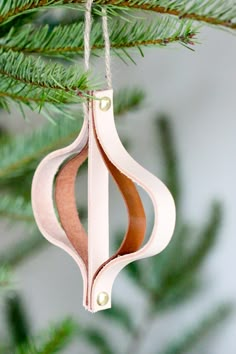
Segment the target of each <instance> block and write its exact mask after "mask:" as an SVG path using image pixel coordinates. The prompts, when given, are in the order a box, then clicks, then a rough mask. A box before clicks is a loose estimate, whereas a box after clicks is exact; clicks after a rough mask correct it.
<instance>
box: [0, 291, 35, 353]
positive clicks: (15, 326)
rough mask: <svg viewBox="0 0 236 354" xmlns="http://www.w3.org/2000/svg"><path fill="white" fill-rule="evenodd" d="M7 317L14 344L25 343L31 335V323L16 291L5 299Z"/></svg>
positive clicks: (14, 345)
mask: <svg viewBox="0 0 236 354" xmlns="http://www.w3.org/2000/svg"><path fill="white" fill-rule="evenodd" d="M5 317H6V322H7V326H8V330H9V333H10V336H11V344H12V346H13V347H16V346H18V345H21V344H23V343H25V342H26V341H27V340H28V339H29V337H30V325H29V322H28V318H27V314H26V310H25V308H24V306H23V304H22V300H21V298H20V297H19V295H18V294H16V293H15V292H11V293H10V294H9V295H8V296H7V298H6V300H5Z"/></svg>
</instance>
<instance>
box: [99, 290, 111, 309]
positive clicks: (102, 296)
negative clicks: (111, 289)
mask: <svg viewBox="0 0 236 354" xmlns="http://www.w3.org/2000/svg"><path fill="white" fill-rule="evenodd" d="M108 301H109V296H108V294H107V293H105V291H101V292H100V293H99V294H98V296H97V304H98V305H99V306H105V305H106V304H107V303H108Z"/></svg>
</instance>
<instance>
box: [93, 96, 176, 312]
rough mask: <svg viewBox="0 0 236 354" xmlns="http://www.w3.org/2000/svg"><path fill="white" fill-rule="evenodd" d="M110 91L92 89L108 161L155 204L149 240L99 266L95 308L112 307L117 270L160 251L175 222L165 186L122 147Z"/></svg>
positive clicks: (103, 147) (95, 115) (95, 110)
mask: <svg viewBox="0 0 236 354" xmlns="http://www.w3.org/2000/svg"><path fill="white" fill-rule="evenodd" d="M112 95H113V92H112V90H104V91H97V92H94V96H95V99H94V100H93V105H92V109H93V121H94V126H95V129H96V134H97V137H98V140H99V143H100V144H101V146H102V150H104V151H105V154H106V156H107V158H108V159H109V161H110V162H111V163H112V164H113V165H114V166H115V167H116V168H117V169H118V170H119V171H120V173H122V174H123V175H126V176H128V178H130V179H131V180H132V181H134V182H136V183H137V184H138V185H140V186H141V187H142V188H143V189H144V190H145V191H146V192H147V194H148V195H149V196H150V198H151V201H152V203H153V208H154V225H153V229H152V232H151V235H150V238H149V239H148V241H147V242H146V243H145V245H143V246H142V247H141V248H140V249H138V250H137V251H135V252H131V253H126V254H124V255H122V256H120V257H115V258H114V259H111V260H110V261H109V262H107V263H106V264H104V265H103V267H101V269H100V271H99V272H98V273H97V274H96V277H95V278H94V280H93V285H92V290H91V296H90V299H89V308H90V310H91V311H93V312H96V311H100V310H104V309H106V308H109V307H111V291H112V285H113V282H114V280H115V278H116V276H117V275H118V273H119V272H120V271H121V270H122V269H123V268H124V267H125V266H127V265H128V264H129V263H130V262H133V261H135V260H138V259H142V258H145V257H150V256H153V255H155V254H158V253H160V252H161V251H163V250H164V248H165V247H166V246H167V245H168V243H169V242H170V239H171V237H172V235H173V230H174V226H175V205H174V200H173V198H172V196H171V194H170V192H169V191H168V189H167V187H166V186H165V185H164V184H163V183H162V182H161V181H160V180H159V179H158V178H157V177H155V176H154V175H152V174H151V173H150V172H148V171H147V170H146V169H144V168H143V167H142V166H141V165H139V164H138V163H137V162H136V161H135V160H134V159H133V158H132V157H131V156H130V155H129V154H128V152H127V151H126V150H125V148H124V147H123V145H122V143H121V141H120V139H119V136H118V133H117V130H116V126H115V122H114V115H113V99H112ZM104 97H105V98H106V99H107V98H109V99H110V100H111V106H110V108H109V109H108V110H106V111H103V113H102V114H101V108H100V99H103V98H104ZM101 292H106V293H107V296H108V302H107V303H106V304H105V305H104V306H100V305H99V304H98V303H97V297H98V295H99V294H100V293H101Z"/></svg>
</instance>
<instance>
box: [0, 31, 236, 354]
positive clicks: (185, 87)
mask: <svg viewBox="0 0 236 354" xmlns="http://www.w3.org/2000/svg"><path fill="white" fill-rule="evenodd" d="M200 38H201V42H202V44H201V45H197V46H196V48H195V49H196V51H195V52H191V51H189V50H187V49H185V48H183V47H177V49H176V48H175V49H173V48H172V49H160V50H151V49H146V50H145V53H146V55H145V58H144V59H142V58H140V57H139V56H138V55H137V56H136V58H137V66H133V65H132V64H130V65H129V66H125V65H124V64H122V63H121V62H120V61H115V62H114V63H113V76H114V84H115V86H116V87H120V86H122V85H126V86H127V85H130V86H131V85H143V86H144V88H145V89H146V91H147V93H148V95H147V103H146V106H145V108H144V109H143V110H142V111H140V112H138V113H135V114H132V115H130V116H128V117H126V118H125V119H124V120H122V122H120V123H119V131H120V132H121V134H123V136H126V137H129V139H130V142H131V147H132V148H131V153H132V155H133V156H134V157H135V158H136V159H137V160H138V161H139V162H140V163H142V164H143V165H144V166H145V167H146V168H148V169H149V170H151V171H152V172H154V173H156V174H157V175H161V159H160V158H159V156H158V153H159V152H158V151H157V144H156V143H155V141H154V140H155V139H156V134H154V130H153V124H154V123H153V120H154V119H155V117H156V112H166V113H168V114H169V115H170V118H171V119H172V124H173V127H174V133H175V138H176V142H177V149H178V152H179V156H180V164H181V172H182V183H183V201H184V202H183V213H185V215H186V219H187V220H188V221H191V222H192V223H193V224H195V225H196V226H198V224H200V225H202V223H203V221H206V218H207V216H208V210H209V209H208V207H209V204H210V202H211V201H212V200H213V199H219V200H221V201H222V202H223V204H224V211H225V216H224V225H223V226H222V230H221V235H220V240H219V242H218V244H217V246H216V248H215V250H214V252H213V253H212V255H211V256H210V257H209V259H208V262H207V264H206V265H205V268H204V272H203V273H204V274H203V277H204V279H205V285H206V287H205V289H204V291H203V292H202V293H201V294H200V295H199V296H196V297H195V298H194V299H193V300H192V301H191V303H188V304H186V305H184V306H182V307H181V308H180V309H179V310H178V311H176V312H175V313H168V315H166V316H165V317H163V318H159V319H158V320H157V322H156V323H155V324H154V326H153V327H152V329H151V331H150V334H149V336H148V338H146V340H145V341H144V346H143V347H140V352H139V353H142V354H148V353H150V354H151V353H157V352H158V350H157V348H158V349H160V348H162V347H163V346H164V344H165V343H166V342H167V340H168V339H174V338H175V337H178V335H179V334H181V333H183V332H184V330H185V329H187V328H189V325H190V324H191V323H194V321H195V322H197V319H198V318H199V317H201V316H203V315H204V314H205V313H206V312H207V310H208V309H209V308H211V307H212V306H214V304H217V303H218V302H221V301H222V300H223V301H224V300H226V301H227V300H232V301H235V300H236V281H235V275H234V273H235V269H236V247H235V246H236V201H235V197H236V193H235V192H236V191H235V181H236V168H235V163H236V161H235V152H236V147H235V135H236V119H235V118H236V91H235V82H236V70H235V59H236V37H235V36H234V35H231V34H229V33H226V32H224V31H219V30H213V29H206V30H204V31H203V32H202V34H201V36H200ZM6 119H8V120H9V122H8V124H9V125H10V126H11V127H12V129H13V130H17V129H19V126H22V123H23V122H22V120H21V118H18V122H20V123H19V126H18V125H17V124H18V123H17V124H16V117H14V119H13V118H9V117H6ZM24 124H26V125H24V127H23V129H24V130H28V129H29V125H30V123H24ZM27 124H28V126H27ZM116 202H117V193H116V192H115V191H113V190H112V203H114V204H115V205H116ZM115 213H116V214H115ZM118 214H119V213H118ZM118 214H117V210H115V208H114V209H113V216H112V218H113V219H114V220H113V228H117V226H118V225H119V223H120V220H119V217H117V215H118ZM124 215H125V214H124ZM124 215H121V216H120V217H121V218H122V220H123V218H124V217H125V216H124ZM122 223H123V221H122ZM1 227H2V231H1V234H2V240H0V242H1V244H0V245H1V248H2V249H3V247H4V244H5V243H8V242H9V239H10V238H11V235H10V232H12V231H11V230H10V231H8V230H9V226H8V225H7V224H2V226H1ZM8 233H9V235H8ZM3 238H4V239H3ZM5 239H7V240H8V241H5ZM16 281H17V286H18V287H19V289H20V290H21V292H22V293H23V295H24V298H25V302H26V304H27V306H28V307H29V311H30V313H31V318H32V322H33V327H34V330H40V329H42V328H45V327H46V325H47V324H48V322H52V321H55V320H57V319H59V318H61V317H62V316H64V315H68V314H73V316H75V317H76V318H77V319H78V321H80V322H84V323H87V324H88V325H98V326H99V325H100V318H99V316H97V315H90V314H88V313H86V312H85V311H84V310H83V308H82V305H81V303H82V288H81V286H82V284H81V278H80V273H79V271H78V269H77V268H76V265H75V264H74V263H73V261H72V260H71V259H70V258H69V257H68V256H67V255H66V254H64V253H63V252H62V251H61V250H59V249H56V248H55V247H53V246H49V247H48V248H47V249H45V250H44V251H42V252H41V253H39V254H38V255H36V256H33V258H31V259H29V260H28V261H27V262H26V263H25V264H23V265H22V266H21V267H20V268H19V269H18V271H17V274H16ZM114 298H115V299H117V301H122V302H123V303H124V304H125V305H126V306H127V307H129V306H130V307H131V308H132V310H133V312H134V316H135V317H136V320H137V321H138V320H139V318H140V315H141V311H142V307H143V306H144V299H143V296H142V294H140V293H139V292H137V289H134V288H133V287H131V285H130V283H129V282H128V281H127V278H126V276H125V271H123V273H122V274H121V276H120V277H119V278H118V279H117V281H116V284H115V287H114ZM135 307H137V308H138V310H136V309H135ZM0 322H2V321H0ZM0 326H1V324H0ZM107 327H108V328H107ZM107 327H106V326H105V327H104V330H107V331H108V333H111V329H110V328H109V326H107ZM235 332H236V317H235V316H232V317H231V319H230V320H228V321H227V322H226V323H225V325H224V326H222V327H221V328H220V330H219V331H218V332H217V333H216V334H215V335H213V336H212V337H211V340H209V341H207V342H206V343H205V344H204V346H202V348H198V350H197V351H196V353H203V352H204V353H208V354H222V353H227V354H235V353H236V343H235ZM112 338H113V343H114V346H117V347H119V348H120V353H125V346H126V340H127V337H126V336H125V334H124V333H122V331H118V333H116V334H114V335H113V336H112ZM122 338H123V339H122ZM121 339H122V340H121ZM66 353H68V354H78V353H80V354H93V353H95V351H94V350H92V349H91V348H88V347H87V346H86V344H85V343H82V342H81V344H80V346H79V347H78V345H76V346H74V347H71V349H68V350H67V352H66ZM136 354H138V353H136Z"/></svg>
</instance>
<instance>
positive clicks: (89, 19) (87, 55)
mask: <svg viewBox="0 0 236 354" xmlns="http://www.w3.org/2000/svg"><path fill="white" fill-rule="evenodd" d="M92 4H93V0H87V1H86V4H85V20H84V22H85V25H84V67H85V70H86V71H88V70H89V63H90V53H91V46H90V34H91V27H92V13H91V12H92ZM107 22H108V21H107V11H106V9H105V8H104V7H103V8H102V31H103V38H104V44H105V71H106V82H107V87H108V88H109V89H111V88H112V75H111V55H110V38H109V31H108V23H107ZM86 111H87V109H86ZM86 116H87V114H86Z"/></svg>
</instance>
